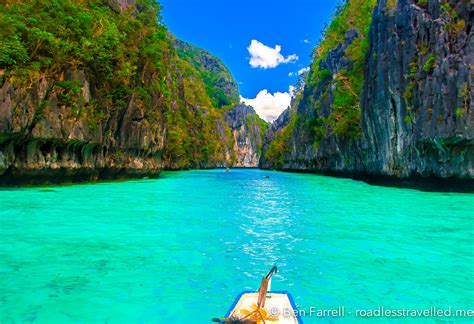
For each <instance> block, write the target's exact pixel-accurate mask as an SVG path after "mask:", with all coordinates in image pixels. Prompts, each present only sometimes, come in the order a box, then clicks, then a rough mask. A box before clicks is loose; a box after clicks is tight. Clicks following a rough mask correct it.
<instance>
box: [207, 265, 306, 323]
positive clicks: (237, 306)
mask: <svg viewBox="0 0 474 324" xmlns="http://www.w3.org/2000/svg"><path fill="white" fill-rule="evenodd" d="M276 272H277V267H276V266H274V267H273V268H272V269H271V270H270V271H269V272H268V274H267V275H266V276H265V277H264V278H262V282H261V284H260V289H259V290H258V291H243V292H241V293H240V294H239V295H238V296H237V297H236V298H235V301H234V302H233V304H232V305H231V306H230V308H229V310H228V311H227V313H226V314H225V316H224V318H213V319H212V321H213V322H218V323H244V324H250V323H256V324H260V323H300V324H301V323H303V320H302V319H301V317H300V316H299V311H298V308H297V307H296V305H295V302H294V301H293V297H292V296H291V294H290V293H289V292H287V291H271V283H272V276H273V274H274V273H276Z"/></svg>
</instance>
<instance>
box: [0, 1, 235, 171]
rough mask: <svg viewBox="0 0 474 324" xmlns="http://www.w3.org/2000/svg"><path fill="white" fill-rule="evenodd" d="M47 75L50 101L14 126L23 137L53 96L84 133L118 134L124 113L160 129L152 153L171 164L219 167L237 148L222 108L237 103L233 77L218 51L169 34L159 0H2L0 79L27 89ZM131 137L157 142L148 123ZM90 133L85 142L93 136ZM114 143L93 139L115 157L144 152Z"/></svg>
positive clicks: (164, 163)
mask: <svg viewBox="0 0 474 324" xmlns="http://www.w3.org/2000/svg"><path fill="white" fill-rule="evenodd" d="M129 3H133V4H129ZM41 80H46V81H47V84H48V89H47V90H46V96H45V100H44V101H43V102H41V103H40V104H38V105H37V106H35V107H31V108H32V109H33V110H34V111H33V117H31V118H30V117H28V116H27V118H29V119H28V120H29V121H28V125H27V126H26V128H25V129H20V130H18V128H21V127H22V126H19V127H16V126H15V127H14V128H15V129H16V130H14V131H20V132H22V133H23V134H24V136H25V137H32V136H33V135H32V134H28V132H30V131H32V130H33V129H34V128H35V126H36V125H37V124H39V123H41V122H42V121H43V119H44V118H46V115H45V114H44V110H45V107H46V106H48V105H49V104H50V103H48V102H47V101H49V100H50V99H49V98H57V100H58V104H59V105H60V106H61V107H64V108H66V111H67V114H70V115H71V117H68V118H73V119H74V120H72V123H80V124H81V126H80V127H81V129H82V130H83V132H84V133H85V134H95V132H96V131H100V132H102V134H100V136H98V138H105V137H106V136H110V137H112V138H113V137H116V136H117V135H116V134H118V132H117V130H114V127H121V125H120V123H121V120H122V119H123V116H125V115H126V114H127V113H131V114H133V115H138V116H136V117H133V118H132V117H130V118H132V123H137V124H139V125H140V126H139V127H141V128H144V129H155V130H156V132H154V134H157V133H158V132H160V129H164V130H165V132H164V145H161V144H160V143H159V142H160V141H162V140H161V139H159V138H158V137H155V138H153V140H152V141H154V142H153V143H151V145H155V146H156V147H160V145H161V147H162V148H161V149H160V150H161V152H160V153H159V154H158V155H156V157H157V158H159V157H162V159H163V161H162V162H163V165H164V166H165V167H170V168H189V167H207V166H215V165H221V164H224V163H225V162H226V156H228V155H229V152H228V151H229V150H231V149H232V145H230V138H231V137H230V130H229V128H228V127H227V126H226V125H225V123H224V121H223V117H222V113H223V110H222V109H218V108H226V107H227V108H226V109H229V108H230V106H231V105H234V104H236V103H238V100H239V95H238V88H237V84H236V82H235V81H234V80H233V78H232V76H231V74H230V72H229V70H228V69H227V68H226V67H225V65H224V64H223V63H222V62H221V61H220V60H219V59H217V58H215V57H213V56H212V55H211V54H209V53H208V52H206V51H204V50H200V49H197V48H195V47H193V46H191V45H190V44H187V43H184V42H180V41H178V40H176V39H175V38H174V37H173V36H172V35H170V34H169V32H168V30H167V29H166V27H165V26H164V25H163V24H162V23H161V22H160V5H159V4H158V3H156V2H155V1H153V0H137V1H123V0H110V1H104V0H80V1H73V0H32V1H21V0H4V1H2V6H1V7H0V87H1V86H3V85H4V84H5V82H8V83H9V84H10V85H12V87H13V88H14V89H16V90H17V91H22V92H25V93H27V92H28V91H30V89H32V87H33V88H34V87H38V86H37V85H38V84H40V82H41ZM132 106H133V109H131V108H130V107H132ZM20 115H21V112H19V116H20ZM19 118H23V117H21V116H20V117H19ZM117 123H119V125H118V126H113V127H112V126H111V124H114V125H116V124H117ZM134 127H135V126H134ZM0 131H1V130H0ZM9 131H13V130H9ZM69 131H70V130H63V133H64V134H67V133H68V132H69ZM36 134H37V135H34V136H41V135H38V134H41V131H39V132H36ZM1 135H2V136H3V135H4V134H1ZM130 135H132V134H130ZM133 135H136V136H137V139H136V140H135V139H134V140H133V141H135V142H137V143H140V144H139V146H143V145H144V144H143V143H147V142H148V141H150V140H151V139H150V138H149V135H146V134H145V132H143V131H137V133H135V134H133ZM140 136H141V137H142V138H140ZM154 136H157V135H154ZM160 136H161V135H160ZM10 137H11V136H10V135H8V136H7V138H10ZM90 137H91V138H90V139H84V141H94V140H95V139H94V137H95V138H97V136H95V135H91V136H90ZM19 138H21V136H20V137H19ZM56 140H57V141H61V140H64V139H60V138H58V139H56ZM125 141H128V140H125ZM116 142H117V141H116V139H113V140H111V141H110V143H97V144H102V145H107V146H110V147H108V148H107V150H108V151H110V150H112V151H116V154H115V156H121V155H123V150H128V149H130V152H129V153H130V154H132V155H134V154H144V153H138V151H139V150H141V149H144V148H143V147H140V148H139V147H138V146H137V145H136V144H133V146H134V147H133V148H126V147H114V145H116V144H114V143H116ZM0 144H1V143H0ZM146 145H148V144H146ZM153 154H155V153H153Z"/></svg>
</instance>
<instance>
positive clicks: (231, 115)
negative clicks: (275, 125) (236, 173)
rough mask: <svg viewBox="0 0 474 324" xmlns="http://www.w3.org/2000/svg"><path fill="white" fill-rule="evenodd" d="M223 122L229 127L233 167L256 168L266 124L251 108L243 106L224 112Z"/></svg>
mask: <svg viewBox="0 0 474 324" xmlns="http://www.w3.org/2000/svg"><path fill="white" fill-rule="evenodd" d="M224 120H225V122H226V124H227V125H228V126H229V127H230V129H231V133H232V138H233V147H232V150H233V152H234V163H233V166H235V167H252V168H256V167H258V165H259V161H260V153H261V151H262V144H263V135H264V133H265V130H266V128H267V124H266V122H265V121H263V120H262V119H261V118H260V117H259V116H258V115H257V113H256V112H255V110H254V109H253V108H252V107H250V106H246V105H243V104H240V105H237V106H236V107H234V108H233V109H231V110H229V111H227V112H225V113H224Z"/></svg>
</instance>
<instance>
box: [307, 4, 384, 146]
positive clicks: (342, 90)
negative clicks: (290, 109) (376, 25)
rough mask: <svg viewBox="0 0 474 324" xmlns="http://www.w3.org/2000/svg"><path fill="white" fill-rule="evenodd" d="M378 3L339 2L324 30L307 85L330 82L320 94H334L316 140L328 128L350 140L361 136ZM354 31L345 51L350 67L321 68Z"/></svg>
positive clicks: (316, 139)
mask: <svg viewBox="0 0 474 324" xmlns="http://www.w3.org/2000/svg"><path fill="white" fill-rule="evenodd" d="M376 3H377V1H376V0H369V1H366V0H354V1H348V2H346V3H345V4H344V5H339V6H338V9H337V11H336V14H335V16H334V18H333V19H332V21H331V23H330V24H329V26H328V27H327V28H326V30H325V31H324V38H323V40H322V41H321V43H320V44H319V46H318V47H317V48H316V49H315V51H314V60H313V63H312V64H311V73H310V76H309V80H308V83H309V85H308V86H310V87H312V88H318V87H321V85H327V87H326V88H325V89H324V91H323V94H322V95H321V97H324V96H325V95H326V96H328V97H329V96H331V95H332V97H333V99H332V103H331V105H332V111H331V113H330V114H329V115H328V116H325V117H323V119H321V117H319V121H318V123H320V124H324V125H325V126H324V128H321V126H316V127H319V128H317V129H316V130H315V131H314V133H315V134H316V138H315V141H316V142H318V141H319V140H321V137H320V136H321V135H323V136H327V135H328V131H332V132H333V133H334V134H335V135H336V136H338V137H341V138H345V139H348V140H354V139H357V138H359V137H360V123H359V122H360V106H359V98H360V93H361V91H362V84H363V81H364V61H365V56H366V53H367V49H368V47H369V39H368V33H369V27H370V22H371V21H372V12H373V9H374V7H375V5H376ZM352 31H355V37H354V38H353V39H352V40H351V41H350V44H349V45H348V46H347V48H346V50H345V53H344V55H345V56H346V57H347V58H348V59H349V61H350V65H349V68H347V69H341V70H339V71H328V70H327V69H324V68H321V66H322V64H321V63H322V62H325V61H326V60H327V58H328V54H329V52H330V51H331V50H334V49H335V48H337V47H338V46H339V45H340V44H343V43H344V42H346V37H347V36H348V33H349V32H352ZM331 92H332V93H331ZM316 108H317V106H316ZM322 130H324V133H322V132H321V131H322ZM318 134H320V135H318Z"/></svg>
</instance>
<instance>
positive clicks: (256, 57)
mask: <svg viewBox="0 0 474 324" xmlns="http://www.w3.org/2000/svg"><path fill="white" fill-rule="evenodd" d="M247 49H248V51H249V53H250V55H251V57H250V62H249V63H250V65H251V66H252V67H253V68H257V67H259V68H263V69H268V68H274V67H277V66H278V65H280V64H284V63H291V62H295V61H296V60H298V56H297V55H296V54H292V55H289V56H287V57H284V56H283V55H282V54H281V53H280V52H281V46H280V45H275V48H271V47H268V46H266V45H264V44H262V43H260V42H259V41H257V40H255V39H253V40H252V41H251V42H250V45H249V47H247Z"/></svg>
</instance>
